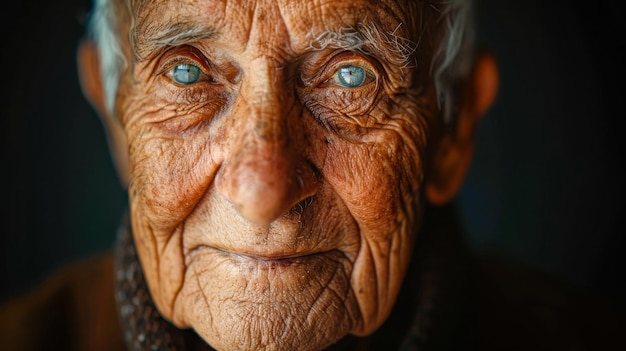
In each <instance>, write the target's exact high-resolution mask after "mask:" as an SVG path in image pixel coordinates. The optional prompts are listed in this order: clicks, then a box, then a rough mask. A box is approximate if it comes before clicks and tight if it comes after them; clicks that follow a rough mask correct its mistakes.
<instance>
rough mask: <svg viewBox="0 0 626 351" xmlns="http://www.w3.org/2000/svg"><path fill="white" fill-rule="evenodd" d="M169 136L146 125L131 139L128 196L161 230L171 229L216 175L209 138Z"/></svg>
mask: <svg viewBox="0 0 626 351" xmlns="http://www.w3.org/2000/svg"><path fill="white" fill-rule="evenodd" d="M196 134H200V133H199V132H198V133H194V134H193V135H192V134H191V133H190V134H188V135H184V136H168V135H164V134H163V133H161V131H160V130H159V129H158V128H157V127H144V128H141V129H139V130H138V131H137V133H136V135H138V137H137V138H134V139H130V143H129V144H130V159H131V166H132V174H131V181H130V184H129V195H130V199H131V206H132V208H133V210H140V211H142V212H143V215H144V216H146V219H147V220H148V221H149V222H150V223H151V226H152V228H153V229H154V230H156V231H158V232H169V231H170V230H172V229H173V228H174V227H175V226H176V225H178V224H179V223H180V222H181V221H182V220H183V219H184V218H185V217H186V215H187V214H188V213H189V212H191V210H192V209H193V207H194V206H195V205H196V204H197V202H198V201H199V200H200V198H201V197H202V195H203V194H204V192H205V191H206V188H207V186H208V185H209V184H210V182H211V180H212V175H213V174H215V170H216V169H217V165H215V164H213V163H212V162H211V158H210V143H209V141H208V139H209V138H208V137H206V138H203V137H201V136H197V135H196Z"/></svg>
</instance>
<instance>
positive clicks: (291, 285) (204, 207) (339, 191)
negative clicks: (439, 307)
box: [79, 0, 496, 350]
mask: <svg viewBox="0 0 626 351" xmlns="http://www.w3.org/2000/svg"><path fill="white" fill-rule="evenodd" d="M470 15H471V12H470V4H469V1H391V0H387V1H376V2H371V1H358V0H350V1H327V2H312V1H297V2H296V1H269V0H268V1H265V0H259V1H242V2H227V1H218V0H208V1H193V2H192V1H189V2H187V1H185V2H178V1H127V2H124V1H116V0H109V1H98V2H97V4H96V7H95V12H94V13H93V18H92V22H91V27H90V29H91V32H90V37H89V38H88V39H87V40H86V41H85V43H84V44H83V45H82V47H81V49H80V52H79V59H80V72H81V77H82V84H83V88H84V91H85V94H86V96H87V97H88V99H89V100H90V102H91V103H92V104H93V105H94V107H95V108H96V109H97V111H98V112H99V114H100V115H101V116H102V118H103V119H104V121H105V124H106V126H107V132H108V135H109V137H110V144H111V148H112V152H113V154H114V157H115V160H116V162H117V166H118V170H119V173H120V177H121V179H122V180H123V183H124V184H125V185H127V186H128V194H129V203H130V211H129V226H128V230H127V232H126V233H122V234H121V236H120V243H119V244H118V251H117V254H116V259H117V260H116V264H117V266H116V274H117V277H118V278H117V279H118V281H117V295H116V296H117V302H118V304H119V307H120V317H121V320H122V327H123V329H124V331H125V333H126V336H127V341H128V343H129V346H131V347H136V349H144V348H145V349H150V348H151V347H156V348H158V349H162V348H163V347H167V348H170V347H177V346H178V347H180V345H183V344H185V347H187V348H190V347H196V345H199V344H204V343H206V344H208V345H211V346H212V347H214V348H216V349H218V350H321V349H325V348H327V347H330V346H331V345H335V347H339V346H344V347H348V348H349V349H356V348H358V349H362V348H365V346H366V345H368V344H371V343H372V342H375V341H376V342H378V343H379V344H381V345H384V344H389V345H394V344H402V343H406V344H407V345H409V344H414V343H418V338H417V336H418V335H420V333H425V332H426V331H425V330H422V329H421V328H422V327H421V326H420V325H419V324H420V323H425V324H427V323H426V322H420V321H419V319H418V320H414V319H411V318H409V320H408V322H406V323H405V321H404V320H401V321H399V322H398V323H400V325H396V326H391V325H390V326H387V328H386V329H390V328H391V329H393V328H395V327H400V326H401V327H402V329H405V330H404V331H403V330H393V332H391V331H386V332H385V333H383V334H380V335H385V337H384V338H380V337H378V336H377V335H378V334H377V331H379V330H383V331H385V328H382V329H381V326H383V325H385V321H386V320H387V319H388V318H389V316H390V314H391V313H392V311H393V310H394V306H397V305H398V304H397V300H398V296H399V293H400V291H401V288H402V287H403V281H404V280H405V277H407V274H408V275H409V277H408V278H406V279H407V280H409V281H418V282H419V283H420V284H418V285H420V286H419V288H421V291H422V293H421V294H416V295H415V296H413V297H412V298H409V299H408V300H407V301H408V302H406V303H409V302H414V303H417V304H418V305H419V307H420V308H417V309H415V310H413V309H412V313H411V315H412V316H415V317H421V318H426V319H428V318H429V316H428V315H427V311H426V309H427V308H428V307H429V306H430V302H426V301H421V300H420V298H422V299H428V298H430V297H428V296H426V295H425V294H426V293H425V291H426V290H427V289H436V285H433V284H431V283H430V282H428V281H427V280H428V278H424V277H422V276H420V275H418V273H419V271H421V270H423V268H424V267H419V268H418V269H414V270H411V271H407V269H408V267H409V263H410V262H411V260H412V259H414V260H416V261H417V260H418V258H415V257H412V254H413V252H414V250H420V251H422V250H423V251H426V252H428V250H430V249H433V250H434V249H435V248H434V247H431V248H421V247H420V245H421V244H422V243H421V241H420V234H419V229H420V226H421V224H422V216H423V211H424V207H425V206H426V203H430V204H434V205H442V204H445V203H446V202H448V201H449V200H450V199H451V198H452V197H453V196H454V194H455V193H456V191H457V189H458V188H459V186H460V184H461V181H462V178H463V175H464V173H465V170H466V168H467V166H468V164H469V159H470V155H471V150H472V147H471V144H472V139H471V137H472V132H473V130H474V126H475V124H476V122H477V121H478V120H479V118H480V116H481V115H482V114H483V112H484V111H485V110H486V109H487V108H488V106H489V105H490V103H491V101H492V99H493V97H494V93H495V87H496V73H495V72H496V71H495V66H494V62H493V60H492V59H490V57H489V56H487V55H480V54H476V53H475V52H473V51H472V47H471V44H472V43H471V38H472V34H471V27H470V23H471V18H470ZM426 243H427V240H424V244H426ZM135 248H136V254H137V258H138V259H137V258H136V257H135V251H134V250H135ZM137 262H139V263H140V265H139V264H138V263H137ZM421 262H422V263H424V261H421ZM422 274H426V273H422ZM433 274H435V275H436V274H437V272H435V273H433ZM143 277H145V286H144V283H143ZM407 285H408V283H407ZM407 289H409V288H407ZM409 307H410V305H407V304H402V305H399V306H398V308H400V309H406V308H409ZM153 309H155V311H158V315H160V317H159V316H157V313H148V312H147V311H152V310H153ZM422 309H423V310H422ZM413 312H415V313H413ZM161 318H162V319H161ZM416 323H417V324H416ZM410 326H414V327H415V328H418V327H419V328H418V330H416V332H417V333H416V334H415V333H414V334H411V333H406V332H407V331H409V330H410ZM170 327H171V328H170ZM178 330H193V333H194V334H197V336H198V338H197V339H194V338H192V337H191V336H190V335H188V334H189V333H187V332H178ZM396 333H397V337H396V336H395V335H396ZM348 335H352V336H357V337H360V338H346V336H348ZM389 335H394V337H393V338H391V339H390V338H389Z"/></svg>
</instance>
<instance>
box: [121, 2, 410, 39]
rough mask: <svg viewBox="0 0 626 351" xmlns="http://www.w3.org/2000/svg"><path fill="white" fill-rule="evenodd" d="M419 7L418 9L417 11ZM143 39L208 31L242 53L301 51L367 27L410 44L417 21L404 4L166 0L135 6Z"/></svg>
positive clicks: (138, 32) (135, 33)
mask: <svg viewBox="0 0 626 351" xmlns="http://www.w3.org/2000/svg"><path fill="white" fill-rule="evenodd" d="M412 7H414V6H412ZM131 9H132V12H133V17H134V21H135V26H134V33H131V34H133V35H135V36H137V37H139V38H141V37H143V36H150V35H152V34H154V33H159V32H163V31H166V30H168V29H170V28H172V27H187V28H193V27H196V28H205V29H206V31H205V32H213V33H215V34H216V37H220V36H221V37H222V39H223V40H225V41H226V42H227V44H229V45H231V46H233V47H239V48H240V49H243V48H245V47H246V46H248V45H250V41H251V40H252V38H254V39H255V40H256V41H268V42H270V41H285V40H286V41H288V45H289V47H290V48H292V49H294V50H296V51H298V50H302V49H304V48H305V47H307V46H308V45H309V43H310V41H311V39H313V38H315V37H316V35H318V34H319V33H324V32H327V31H334V32H336V31H339V30H341V29H343V28H354V27H356V26H357V25H358V24H361V23H366V24H369V25H372V26H373V27H374V28H377V29H379V30H382V31H386V32H394V34H395V35H400V36H402V37H404V38H407V39H412V38H410V36H411V35H410V34H412V33H414V32H415V28H414V25H415V20H416V18H415V17H416V16H414V15H413V12H414V11H410V10H409V5H408V4H407V2H406V1H401V0H375V1H367V0H326V1H311V0H278V1H277V0H244V1H228V0H185V1H179V0H164V1H145V0H136V1H133V2H132V5H131Z"/></svg>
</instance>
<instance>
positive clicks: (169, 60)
mask: <svg viewBox="0 0 626 351" xmlns="http://www.w3.org/2000/svg"><path fill="white" fill-rule="evenodd" d="M163 61H165V62H164V63H162V62H163ZM183 64H191V65H195V66H198V68H200V70H201V71H202V74H204V75H206V76H211V74H210V72H211V71H212V69H211V65H210V64H209V62H208V60H207V59H206V58H205V57H204V56H203V55H202V54H201V53H198V52H197V49H195V48H193V47H185V48H184V49H183V50H181V48H179V47H177V48H172V49H171V50H168V51H167V52H165V53H164V54H163V55H162V56H161V58H160V59H159V62H158V64H157V67H159V68H158V70H157V71H156V75H162V74H167V73H169V72H170V71H171V70H172V69H173V68H174V67H176V66H178V65H183Z"/></svg>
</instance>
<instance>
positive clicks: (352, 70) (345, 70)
mask: <svg viewBox="0 0 626 351" xmlns="http://www.w3.org/2000/svg"><path fill="white" fill-rule="evenodd" d="M335 79H336V81H337V83H338V84H339V85H341V86H342V87H345V88H356V87H360V86H361V85H363V84H364V83H365V82H366V81H367V71H366V70H365V69H364V68H363V67H359V66H355V65H345V66H341V67H339V69H338V70H337V71H336V72H335Z"/></svg>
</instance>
